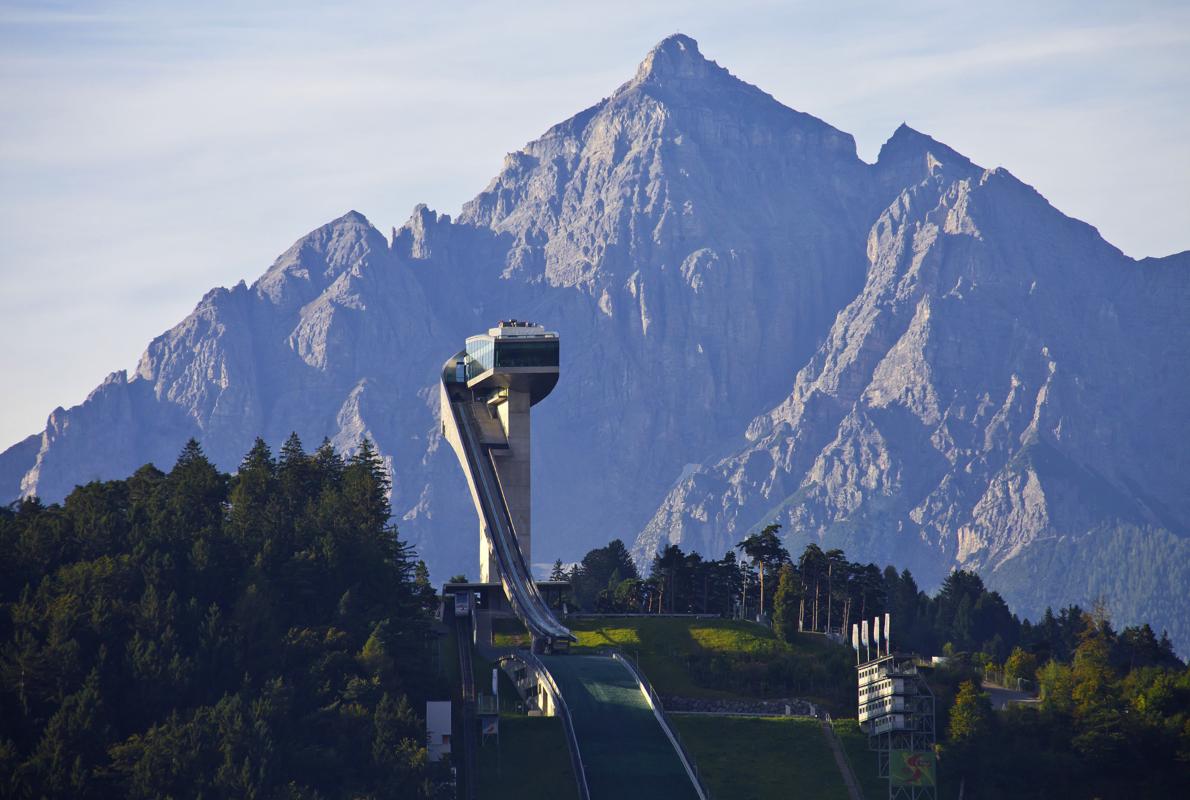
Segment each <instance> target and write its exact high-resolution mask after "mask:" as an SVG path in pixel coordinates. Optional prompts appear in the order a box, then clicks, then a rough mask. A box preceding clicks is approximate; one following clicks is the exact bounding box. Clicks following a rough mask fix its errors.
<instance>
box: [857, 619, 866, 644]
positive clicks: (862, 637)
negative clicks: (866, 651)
mask: <svg viewBox="0 0 1190 800" xmlns="http://www.w3.org/2000/svg"><path fill="white" fill-rule="evenodd" d="M859 630H860V633H859V640H860V641H861V642H863V643H864V647H867V646H868V621H867V620H866V619H865V620H864V621H863V625H862V626H861V627H860V629H859Z"/></svg>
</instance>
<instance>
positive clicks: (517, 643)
mask: <svg viewBox="0 0 1190 800" xmlns="http://www.w3.org/2000/svg"><path fill="white" fill-rule="evenodd" d="M529 644H530V637H529V631H527V630H525V626H524V625H522V624H521V621H520V620H519V619H507V618H504V617H497V618H495V619H493V620H492V646H493V647H528V646H529Z"/></svg>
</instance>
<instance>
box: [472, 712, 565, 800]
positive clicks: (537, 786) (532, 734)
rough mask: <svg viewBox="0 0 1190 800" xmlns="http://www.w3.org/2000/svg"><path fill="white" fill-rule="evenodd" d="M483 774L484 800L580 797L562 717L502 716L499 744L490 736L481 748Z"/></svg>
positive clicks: (562, 799) (480, 787)
mask: <svg viewBox="0 0 1190 800" xmlns="http://www.w3.org/2000/svg"><path fill="white" fill-rule="evenodd" d="M479 774H480V781H479V796H480V797H482V798H483V800H505V798H507V800H526V798H530V797H542V798H545V797H548V798H558V799H559V800H571V799H572V798H577V797H578V789H577V788H576V787H575V782H574V772H573V771H572V770H571V769H570V754H569V752H568V751H567V749H566V737H565V735H564V734H563V732H562V720H561V719H559V718H558V717H521V716H512V715H506V716H502V717H501V718H500V743H499V746H497V744H496V740H495V739H493V738H489V739H488V741H487V743H486V744H484V745H483V746H482V747H481V748H480V750H479Z"/></svg>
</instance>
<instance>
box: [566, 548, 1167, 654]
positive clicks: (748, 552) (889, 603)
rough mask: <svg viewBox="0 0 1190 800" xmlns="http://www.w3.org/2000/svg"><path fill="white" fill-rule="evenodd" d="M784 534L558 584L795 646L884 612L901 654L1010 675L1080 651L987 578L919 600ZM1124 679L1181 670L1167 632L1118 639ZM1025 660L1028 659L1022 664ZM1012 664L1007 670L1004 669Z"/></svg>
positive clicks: (594, 557)
mask: <svg viewBox="0 0 1190 800" xmlns="http://www.w3.org/2000/svg"><path fill="white" fill-rule="evenodd" d="M779 531H780V526H779V525H769V526H767V527H766V528H765V529H764V530H762V531H761V532H760V533H757V534H753V535H750V536H748V537H746V538H745V539H744V540H743V541H741V542H740V543H739V544H738V545H736V548H735V550H738V551H739V554H740V555H739V557H737V555H736V552H735V551H734V550H733V551H728V552H727V553H725V554H724V556H723V557H722V558H721V559H719V560H713V559H704V558H703V557H702V556H701V555H699V554H698V553H695V552H691V553H686V552H684V551H683V550H682V548H681V547H680V546H678V545H675V544H670V545H666V546H665V547H664V548H662V549H661V550H660V551H658V552H657V553H656V554H655V555H654V557H653V561H652V563H651V565H650V570H649V575H648V577H647V578H642V577H641V576H640V575H639V574H638V572H637V569H636V565H635V564H634V563H633V561H632V558H631V556H630V555H629V553H628V549H627V548H626V547H625V546H624V543H623V542H622V541H621V540H619V539H615V540H613V541H612V542H611V543H609V544H608V545H607V546H606V547H600V548H595V549H593V550H591V551H589V552H588V553H587V554H586V555H585V556H584V557H583V559H582V560H581V561H579V562H578V563H577V564H575V565H573V566H572V567H570V568H569V569H567V568H566V566H565V565H563V564H562V562H561V561H558V562H555V564H554V568H553V572H552V573H551V576H550V577H551V579H552V580H568V581H570V583H571V593H572V597H571V599H572V601H573V603H574V604H575V605H576V606H577V607H578V608H579V609H581V610H583V611H588V612H596V613H638V614H673V613H681V614H713V615H718V616H722V617H733V616H742V617H746V618H756V617H758V616H760V617H763V618H767V619H771V622H772V625H773V627H774V629H775V630H776V632H777V633H778V635H780V636H781V637H782V638H783V639H785V640H786V641H792V637H793V635H794V634H795V633H797V632H799V631H803V632H817V633H828V632H830V633H834V634H836V635H841V636H842V637H843V639H844V640H846V641H850V630H851V628H850V626H851V624H852V623H855V622H858V621H860V620H864V619H867V620H872V619H873V618H875V617H877V616H882V615H883V614H884V613H885V612H888V613H890V614H891V617H892V622H893V636H892V640H893V645H894V647H896V648H897V649H900V650H904V651H913V652H917V653H920V654H923V655H940V654H944V653H968V654H971V655H972V656H973V658H974V660H975V661H977V662H978V663H979V664H980V665H981V666H990V667H991V668H993V669H999V670H1000V671H1002V672H1003V671H1004V668H1005V667H1006V666H1007V668H1008V670H1009V672H1008V673H1007V674H1006V677H1011V678H1015V677H1025V676H1024V675H1023V674H1022V673H1021V670H1020V669H1017V671H1016V673H1012V672H1011V670H1012V669H1013V668H1014V666H1015V664H1016V663H1017V662H1016V661H1013V660H1011V658H1010V657H1011V656H1012V655H1013V654H1014V653H1016V652H1017V651H1019V652H1020V653H1024V654H1028V655H1029V656H1030V657H1031V658H1032V659H1034V660H1035V661H1036V663H1039V664H1043V663H1045V662H1047V661H1049V660H1051V659H1054V660H1057V661H1061V662H1069V661H1070V660H1071V658H1072V657H1073V654H1074V652H1075V649H1076V648H1077V646H1078V644H1079V642H1080V636H1081V631H1082V629H1083V627H1084V623H1083V619H1084V616H1085V612H1084V610H1083V609H1082V608H1080V607H1079V606H1078V605H1071V606H1069V607H1067V608H1064V609H1061V610H1060V611H1058V612H1057V613H1055V612H1054V611H1053V610H1052V609H1046V611H1045V613H1044V614H1043V616H1042V618H1041V619H1040V620H1038V621H1037V622H1036V623H1033V622H1030V621H1029V620H1021V619H1020V618H1019V617H1017V616H1016V615H1015V614H1013V613H1012V611H1011V610H1010V609H1009V608H1008V604H1007V603H1006V602H1005V601H1004V598H1002V597H1001V596H1000V594H999V593H998V592H995V591H991V590H989V589H988V588H987V587H986V586H985V585H984V583H983V580H982V579H981V578H980V577H979V575H978V574H976V573H974V572H969V571H966V570H956V571H954V572H952V573H951V574H950V575H948V576H947V578H946V580H945V581H943V583H942V586H941V588H940V589H939V590H938V592H937V593H935V594H934V596H932V597H931V596H930V595H928V594H926V593H925V592H923V591H921V590H920V589H919V588H918V586H917V582H916V581H915V580H914V578H913V575H912V573H910V571H909V570H907V569H906V570H903V571H901V572H898V571H897V570H896V568H895V567H893V566H887V567H885V568H884V569H883V570H881V569H880V567H878V566H877V565H876V564H872V563H868V564H863V563H859V562H853V561H848V560H847V557H846V554H845V553H844V551H842V550H839V549H831V550H826V551H823V550H822V549H821V548H820V547H819V546H818V545H817V544H809V545H807V546H806V548H805V549H804V550H803V551H802V553H801V554H800V555H799V556H798V558H797V559H796V561H795V560H794V559H793V558H791V557H790V555H789V552H788V551H787V550H786V549H785V548H784V546H782V544H781V540H780V537H779V535H778V534H779ZM1110 638H1111V642H1112V645H1111V648H1110V657H1111V660H1112V663H1113V665H1114V666H1116V667H1117V668H1125V667H1127V668H1131V667H1136V666H1168V667H1174V668H1176V667H1177V666H1178V665H1180V664H1181V662H1180V660H1179V659H1178V658H1177V656H1176V654H1175V653H1174V650H1173V643H1172V642H1171V641H1170V639H1169V636H1168V634H1167V633H1164V632H1163V633H1162V634H1161V636H1160V637H1158V636H1157V635H1156V634H1155V632H1154V631H1153V629H1152V628H1151V627H1150V626H1149V625H1148V624H1142V625H1137V626H1132V627H1128V628H1125V629H1124V630H1122V631H1120V632H1119V633H1118V634H1117V633H1115V632H1114V631H1113V632H1112V634H1111V637H1110ZM1019 657H1020V656H1019V655H1018V659H1019ZM1006 662H1007V664H1006Z"/></svg>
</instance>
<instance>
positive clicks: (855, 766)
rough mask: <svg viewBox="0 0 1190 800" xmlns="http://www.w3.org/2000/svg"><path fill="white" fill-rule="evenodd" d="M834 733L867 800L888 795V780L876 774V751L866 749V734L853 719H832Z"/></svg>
mask: <svg viewBox="0 0 1190 800" xmlns="http://www.w3.org/2000/svg"><path fill="white" fill-rule="evenodd" d="M834 724H835V733H837V734H838V735H839V741H841V742H842V743H843V752H844V753H845V754H846V755H847V760H848V761H849V762H850V763H851V771H852V772H854V773H855V778H856V780H858V781H859V786H860V790H861V791H862V792H863V793H864V797H866V798H868V800H879V798H881V797H887V796H888V780H887V779H886V778H881V777H879V776H878V774H877V772H878V771H877V765H876V753H874V752H873V751H871V750H869V749H868V736H867V734H865V733H864V732H863V731H861V730H860V729H859V724H858V723H856V721H855V720H853V719H837V720H835V721H834Z"/></svg>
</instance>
